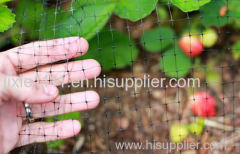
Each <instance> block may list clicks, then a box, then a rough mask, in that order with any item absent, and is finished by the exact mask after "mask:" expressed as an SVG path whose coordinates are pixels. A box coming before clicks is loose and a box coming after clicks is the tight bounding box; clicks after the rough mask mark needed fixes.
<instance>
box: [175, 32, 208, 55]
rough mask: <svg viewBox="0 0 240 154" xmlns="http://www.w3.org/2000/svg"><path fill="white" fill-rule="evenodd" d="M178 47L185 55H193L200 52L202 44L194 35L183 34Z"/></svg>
mask: <svg viewBox="0 0 240 154" xmlns="http://www.w3.org/2000/svg"><path fill="white" fill-rule="evenodd" d="M179 46H180V48H181V49H182V50H183V51H184V52H185V54H186V55H187V56H190V57H195V56H198V55H200V54H201V53H202V51H203V48H204V47H203V44H202V42H201V40H200V39H199V38H198V37H196V36H191V37H190V36H189V35H186V34H185V35H183V37H182V38H181V39H180V40H179Z"/></svg>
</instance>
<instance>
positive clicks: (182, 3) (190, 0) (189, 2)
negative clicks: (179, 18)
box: [171, 0, 211, 12]
mask: <svg viewBox="0 0 240 154" xmlns="http://www.w3.org/2000/svg"><path fill="white" fill-rule="evenodd" d="M210 1H211V0H171V2H172V3H173V4H174V5H175V6H177V7H178V8H179V9H181V10H182V11H183V12H191V11H195V10H198V9H199V8H200V7H201V6H203V5H205V4H207V3H209V2H210Z"/></svg>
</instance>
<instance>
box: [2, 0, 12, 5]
mask: <svg viewBox="0 0 240 154" xmlns="http://www.w3.org/2000/svg"><path fill="white" fill-rule="evenodd" d="M10 1H12V0H0V4H3V3H6V2H10Z"/></svg>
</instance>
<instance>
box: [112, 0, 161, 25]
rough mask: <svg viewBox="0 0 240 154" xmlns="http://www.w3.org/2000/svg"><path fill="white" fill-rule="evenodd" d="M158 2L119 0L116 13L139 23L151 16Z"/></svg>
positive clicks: (149, 0)
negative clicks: (140, 20)
mask: <svg viewBox="0 0 240 154" xmlns="http://www.w3.org/2000/svg"><path fill="white" fill-rule="evenodd" d="M157 1H158V0H119V2H118V3H117V6H116V8H115V10H114V12H115V13H116V14H117V15H118V16H120V17H121V18H125V19H129V20H132V21H137V20H139V19H142V18H144V17H146V16H147V15H149V14H151V12H152V11H153V10H154V9H155V6H156V3H157Z"/></svg>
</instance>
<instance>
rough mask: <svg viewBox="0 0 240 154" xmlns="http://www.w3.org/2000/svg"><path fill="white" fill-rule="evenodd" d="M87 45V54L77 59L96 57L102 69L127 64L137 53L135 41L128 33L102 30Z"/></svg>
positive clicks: (130, 62)
mask: <svg viewBox="0 0 240 154" xmlns="http://www.w3.org/2000/svg"><path fill="white" fill-rule="evenodd" d="M89 45H90V48H89V51H88V52H87V54H86V55H84V56H81V57H79V58H77V59H78V60H81V59H89V58H90V59H96V60H97V61H99V62H100V63H101V65H102V70H103V71H108V70H111V69H114V68H123V67H125V66H129V65H131V64H132V61H134V60H135V59H136V58H137V55H138V49H137V48H136V46H135V43H134V42H133V41H132V40H131V39H129V37H128V35H126V34H123V33H121V32H117V31H111V30H104V31H102V32H101V33H99V35H97V36H96V37H95V38H93V39H92V40H91V41H90V42H89Z"/></svg>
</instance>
